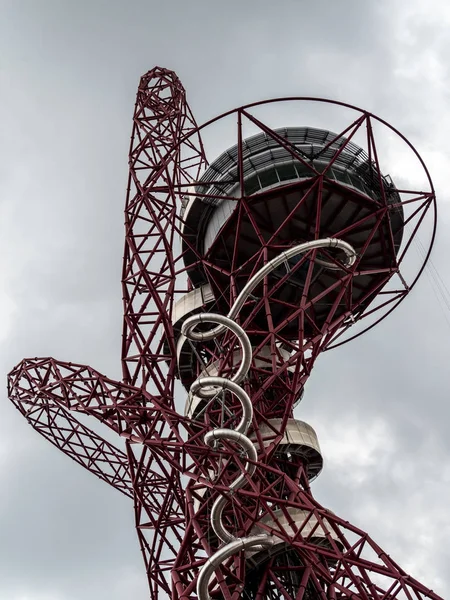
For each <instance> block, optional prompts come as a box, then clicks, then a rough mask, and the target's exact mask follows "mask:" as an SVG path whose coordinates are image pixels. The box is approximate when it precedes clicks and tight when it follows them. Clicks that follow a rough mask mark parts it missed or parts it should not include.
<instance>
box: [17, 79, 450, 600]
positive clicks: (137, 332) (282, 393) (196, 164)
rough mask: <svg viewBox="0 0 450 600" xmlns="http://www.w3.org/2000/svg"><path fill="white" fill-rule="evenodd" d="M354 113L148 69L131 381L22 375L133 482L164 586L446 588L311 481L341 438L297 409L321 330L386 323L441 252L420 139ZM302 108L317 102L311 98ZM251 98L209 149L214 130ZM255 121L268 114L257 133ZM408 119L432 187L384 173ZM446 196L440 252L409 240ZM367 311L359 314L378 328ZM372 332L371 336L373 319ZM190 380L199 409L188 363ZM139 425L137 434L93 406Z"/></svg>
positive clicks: (191, 591) (123, 484) (57, 434)
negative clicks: (340, 511) (216, 109)
mask: <svg viewBox="0 0 450 600" xmlns="http://www.w3.org/2000/svg"><path fill="white" fill-rule="evenodd" d="M289 101H290V102H292V101H297V102H298V106H299V108H300V109H301V108H302V106H303V104H302V103H305V102H306V101H308V102H309V101H315V102H320V103H322V104H326V103H329V104H334V106H340V107H342V108H343V109H346V110H347V111H350V110H351V111H353V112H354V113H356V118H355V119H353V120H350V122H349V123H348V125H346V126H345V127H344V128H343V129H342V131H341V132H340V133H338V134H335V133H332V132H330V131H328V130H325V129H323V130H322V129H314V128H311V127H285V128H281V129H273V127H271V126H270V125H268V124H267V123H266V122H265V121H263V120H262V119H261V117H260V116H256V114H255V113H257V114H258V115H260V112H258V110H257V109H260V108H264V106H265V105H268V104H272V105H276V104H273V103H278V104H277V105H278V107H279V108H280V113H281V114H283V113H282V109H283V104H282V100H273V101H269V102H261V103H255V104H253V105H248V106H245V107H241V108H239V109H236V110H234V111H230V112H229V113H226V114H225V115H221V116H219V117H217V118H215V119H213V120H212V121H211V122H210V123H207V124H205V125H204V126H202V127H200V128H199V127H197V125H196V123H195V120H194V118H193V116H192V113H191V111H190V109H189V107H188V105H187V103H186V98H185V91H184V89H183V87H182V85H181V83H180V81H179V80H178V78H177V76H176V75H175V73H173V72H172V71H168V70H166V69H161V68H159V67H155V68H154V69H153V70H151V71H149V72H148V73H147V74H146V75H144V76H143V77H142V79H141V81H140V84H139V89H138V94H137V100H136V106H135V112H134V117H133V131H132V136H131V146H130V155H129V167H130V171H129V181H128V190H127V199H126V207H125V253H124V263H123V276H122V289H123V301H124V321H123V343H122V366H123V381H122V382H115V381H112V380H110V379H109V378H107V377H106V376H104V375H102V374H100V373H98V372H97V371H95V370H94V369H92V368H91V367H88V366H83V365H75V364H72V363H67V362H62V361H57V360H54V359H52V358H42V359H38V358H36V359H25V360H23V361H22V362H21V363H20V364H19V365H18V366H17V367H15V368H14V369H13V371H12V372H11V373H10V375H9V378H8V391H9V396H10V398H11V400H12V401H13V403H14V404H15V406H16V407H17V408H18V409H19V411H20V412H21V413H22V414H23V415H24V416H25V417H26V418H27V419H28V421H29V422H30V423H31V425H32V426H33V427H34V428H35V429H36V430H37V431H38V432H39V433H41V434H42V435H43V436H44V437H46V438H47V439H48V440H49V441H50V442H51V443H53V444H54V445H55V446H56V447H58V448H59V449H60V450H62V451H63V452H65V453H66V454H67V455H68V456H70V457H71V458H72V459H74V460H75V461H76V462H78V463H79V464H81V465H82V466H84V467H85V468H86V469H88V470H90V471H91V472H92V473H94V474H95V475H97V477H99V478H101V479H102V480H103V481H106V482H107V483H109V484H110V485H112V486H113V487H115V488H116V489H118V490H119V491H121V492H122V493H123V494H125V495H127V496H129V497H130V498H133V500H134V508H135V515H136V528H137V533H138V538H139V543H140V547H141V550H142V553H143V557H144V562H145V566H146V571H147V576H148V580H149V587H150V597H151V598H152V599H155V600H156V599H157V598H168V597H172V598H173V599H174V600H175V599H177V600H178V599H184V600H188V599H189V600H193V599H194V598H199V600H207V599H208V598H214V599H217V600H219V599H222V598H225V599H227V600H230V599H237V598H240V597H242V598H246V599H255V600H264V599H277V598H284V599H286V600H302V599H303V600H315V599H320V600H326V599H329V600H344V599H347V598H348V599H352V600H356V599H358V600H359V599H361V600H394V599H396V600H424V599H425V598H430V599H433V600H439V598H438V596H437V595H436V594H434V593H433V592H432V591H430V590H428V589H427V588H426V587H424V586H423V585H421V584H420V583H419V582H417V581H416V580H415V579H413V578H412V577H410V576H408V575H406V573H404V572H403V571H402V570H401V568H400V567H399V566H398V565H397V564H396V563H395V562H394V561H393V560H392V559H391V558H390V557H389V555H387V554H386V553H385V552H384V551H383V550H382V549H381V548H379V547H378V546H377V545H376V544H375V542H373V541H372V540H371V538H370V537H369V536H368V535H367V534H366V533H364V532H363V531H361V530H359V529H358V528H356V527H353V526H352V525H350V524H349V523H348V522H347V521H346V520H343V519H342V518H340V517H339V516H337V515H335V514H334V513H333V512H331V511H330V510H328V509H326V508H324V507H322V506H321V505H320V504H318V502H317V501H316V500H315V499H314V497H313V496H312V493H311V489H310V484H311V481H312V480H313V479H314V478H315V477H317V476H318V475H319V473H320V472H321V470H322V466H323V458H322V453H321V450H320V445H319V442H318V439H317V436H316V434H315V432H314V430H313V429H312V427H311V426H310V425H308V424H307V423H305V422H303V421H300V420H298V419H296V418H295V417H294V407H295V406H296V405H297V404H298V403H299V402H300V400H301V399H302V396H303V388H304V385H305V382H306V381H307V379H308V377H309V375H310V373H311V369H312V367H313V365H314V363H315V360H316V359H317V358H318V356H319V355H320V353H321V352H322V351H325V350H328V349H330V348H331V347H334V346H336V345H339V344H341V343H343V340H344V339H345V336H346V335H347V339H352V338H349V336H348V333H347V332H348V330H349V329H350V327H352V326H353V325H354V324H355V323H358V322H360V321H361V322H363V323H364V321H363V320H364V319H367V321H365V322H368V325H367V327H366V328H365V330H367V329H370V328H371V327H372V326H373V325H375V324H376V323H377V322H378V321H379V320H381V319H382V318H384V316H386V315H387V314H389V312H391V311H392V310H393V309H394V308H395V307H396V306H397V305H398V304H399V303H400V302H401V301H403V299H404V298H405V296H406V295H407V294H408V292H409V291H410V290H411V288H412V287H413V286H414V284H415V282H416V281H417V278H418V277H419V275H420V274H421V272H422V270H423V267H424V264H425V262H426V260H427V258H428V256H429V252H430V250H431V245H432V242H433V239H434V231H435V229H434V228H435V196H434V190H433V186H432V184H431V181H430V179H429V175H428V172H427V170H426V167H425V166H424V164H423V162H422V161H421V159H420V157H419V155H418V154H417V152H416V151H415V150H414V148H413V147H412V146H411V144H409V142H408V141H407V140H405V138H403V136H401V135H400V134H399V133H398V132H397V131H396V130H395V129H393V128H392V127H391V126H389V125H387V124H386V123H384V122H383V121H382V120H380V119H378V118H377V117H375V116H374V115H371V114H369V113H367V112H365V111H362V110H360V109H357V108H355V107H351V106H350V105H345V104H341V103H333V102H331V101H327V100H322V99H308V98H291V99H289ZM298 114H301V110H299V111H298ZM225 117H228V118H234V122H235V124H236V126H237V127H236V131H235V133H236V143H235V145H234V146H232V147H231V148H229V149H228V150H227V151H225V152H224V153H223V154H222V155H221V156H219V157H218V158H217V159H216V160H215V161H214V162H213V163H211V165H210V166H208V165H207V162H206V159H205V155H204V150H203V145H202V141H201V135H200V134H201V132H202V130H203V128H204V127H206V126H209V125H212V124H214V123H217V122H219V121H220V120H221V119H222V118H225ZM246 125H251V127H252V129H253V131H257V133H256V134H255V135H252V136H251V137H246V136H245V135H244V130H245V126H246ZM379 126H386V127H388V128H389V130H390V132H391V134H392V135H395V136H398V137H399V139H401V140H402V142H403V143H404V144H405V145H406V147H407V148H408V149H409V150H410V151H411V152H412V153H413V155H414V156H415V157H416V159H417V161H418V164H419V166H420V167H421V168H422V169H423V173H424V180H425V181H427V182H428V183H427V185H426V187H425V188H424V189H420V190H413V189H411V190H410V189H398V188H397V187H396V186H395V184H394V182H393V181H392V180H391V179H390V177H389V176H387V175H385V174H384V172H383V169H382V165H381V163H380V158H379V155H380V151H379V148H378V147H377V144H376V139H375V138H376V135H375V132H376V130H377V128H378V127H379ZM429 215H432V217H433V219H434V220H433V219H432V228H431V243H430V248H429V249H428V251H427V252H426V254H425V260H424V263H423V264H422V265H421V266H420V267H419V268H418V269H417V270H416V272H415V273H414V274H413V275H411V274H410V272H409V271H408V273H406V270H405V269H404V268H403V265H404V259H405V255H406V253H407V251H408V250H409V248H410V246H411V243H412V242H413V240H414V238H415V237H416V235H417V232H418V230H419V228H423V224H424V222H425V221H426V218H427V217H428V216H429ZM360 333H361V331H359V332H357V333H356V334H355V335H360ZM353 337H355V336H353ZM177 378H178V379H179V382H180V384H181V386H183V387H184V389H185V390H186V396H187V400H186V406H185V410H184V414H181V409H180V405H179V400H180V398H175V394H174V391H175V387H174V386H175V380H176V379H177ZM77 413H79V414H81V415H85V416H90V417H94V418H95V419H97V420H98V421H100V422H101V423H103V424H104V425H105V426H107V427H109V428H110V429H112V430H113V431H114V432H116V433H117V434H118V435H119V436H120V437H121V438H123V440H125V451H124V450H121V449H120V448H116V447H115V446H114V445H113V444H111V443H110V442H107V441H106V440H104V439H103V438H102V437H101V436H99V435H98V434H97V433H96V432H94V431H91V430H90V429H88V428H87V427H86V425H85V424H84V420H82V421H83V422H81V421H80V420H78V419H77V418H76V415H77Z"/></svg>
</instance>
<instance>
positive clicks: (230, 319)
mask: <svg viewBox="0 0 450 600" xmlns="http://www.w3.org/2000/svg"><path fill="white" fill-rule="evenodd" d="M319 248H338V249H340V250H343V251H344V253H345V255H346V262H345V267H350V266H352V265H353V264H354V262H355V260H356V253H355V250H354V249H353V248H352V246H351V245H350V244H348V243H347V242H344V241H343V240H339V239H336V238H325V239H321V240H314V241H312V242H305V243H303V244H299V245H297V246H294V247H292V248H289V249H288V250H286V251H284V252H281V253H280V254H279V255H278V256H276V257H275V258H274V259H272V260H270V261H269V262H268V263H267V264H266V265H264V266H263V267H262V268H261V269H260V270H259V271H258V272H257V273H256V274H255V275H254V276H253V277H252V278H251V279H249V281H248V282H247V283H246V285H245V286H244V288H243V289H242V291H241V293H240V294H239V295H238V297H237V298H236V300H235V302H234V304H233V306H232V307H231V309H230V311H229V313H228V315H227V316H224V315H220V314H215V313H202V314H199V315H194V316H192V317H189V318H188V319H186V321H185V322H184V323H183V326H182V329H181V333H182V335H184V336H185V337H186V338H187V339H189V340H192V341H199V342H202V341H203V342H204V341H210V340H213V339H214V338H216V337H217V336H219V335H221V334H222V333H224V332H225V331H226V330H227V329H228V330H230V331H232V332H233V333H234V334H235V335H236V337H237V338H238V341H239V344H240V346H241V363H240V365H239V367H238V369H237V371H236V373H235V374H234V375H233V376H232V377H231V378H230V379H227V378H224V377H210V376H201V377H199V378H198V379H196V381H194V383H193V384H192V386H191V389H190V392H189V394H190V395H191V396H192V395H195V396H197V397H200V398H204V399H205V400H211V399H212V398H214V397H215V396H217V394H218V392H220V391H222V390H227V391H229V392H231V393H232V394H233V395H234V396H236V397H237V398H238V400H239V402H240V403H241V406H242V418H241V420H240V422H239V423H238V425H237V426H236V427H235V428H234V429H227V428H216V429H213V430H212V431H209V432H208V433H207V434H206V435H205V437H204V441H205V443H206V444H207V445H208V446H212V445H214V443H215V441H216V440H218V441H220V440H227V441H231V442H233V443H235V444H237V445H238V446H240V447H241V448H242V450H243V451H244V453H245V457H246V464H245V472H244V473H241V475H239V476H238V477H237V479H235V480H234V481H233V483H232V484H231V485H230V492H234V491H236V490H238V489H239V488H241V487H242V486H243V485H244V484H245V480H246V478H247V477H248V476H251V475H253V473H254V472H255V468H256V466H255V463H256V460H257V457H258V456H257V451H256V448H255V445H254V444H253V442H252V441H251V440H250V439H249V438H248V437H247V435H246V434H247V431H248V428H249V427H250V424H251V422H252V418H253V406H252V403H251V400H250V398H249V396H248V394H247V393H246V392H245V390H244V389H243V388H242V387H241V386H240V383H241V382H242V381H243V380H244V378H245V376H246V375H247V373H248V370H249V368H250V365H251V362H252V346H251V343H250V340H249V338H248V335H247V334H246V332H245V331H244V330H243V329H242V327H241V326H240V325H238V324H237V323H236V322H235V321H234V319H235V318H236V317H237V316H238V314H239V312H240V310H241V308H242V307H243V306H244V304H245V302H246V301H247V299H248V297H249V296H250V294H251V293H252V291H253V290H254V289H255V287H256V286H257V285H258V284H259V283H261V281H262V280H263V279H264V277H267V275H269V274H270V273H271V272H272V271H274V270H275V269H277V268H278V267H279V266H280V265H282V264H283V263H286V262H287V261H289V260H290V259H292V258H294V257H295V256H298V255H300V254H304V253H305V252H309V251H310V250H315V249H319ZM315 262H317V263H319V264H320V265H322V266H324V267H326V268H328V269H334V270H335V269H340V268H341V266H340V265H339V264H338V263H334V262H329V261H325V260H322V259H317V258H316V259H315ZM201 323H214V324H215V325H216V327H214V328H213V329H209V330H208V331H206V332H199V331H195V329H196V327H197V326H198V325H199V324H201ZM226 504H227V498H226V496H219V497H218V498H217V500H216V501H215V502H214V504H213V506H212V509H211V526H212V528H213V530H214V532H215V534H216V535H217V537H218V538H219V539H220V540H221V541H222V542H224V544H225V545H224V546H222V547H221V548H219V550H217V552H215V554H213V555H212V556H211V557H210V558H209V559H208V560H207V561H206V562H205V564H204V565H203V566H202V568H201V570H200V573H199V576H198V580H197V596H198V599H199V600H208V599H209V594H208V586H209V581H210V579H211V577H212V575H213V573H214V571H215V570H216V569H217V568H218V567H219V566H220V565H221V564H222V563H223V561H224V560H226V559H227V558H229V557H230V556H232V555H233V554H235V553H237V552H239V551H241V550H246V549H249V548H254V549H257V550H258V549H262V548H266V547H269V546H271V545H272V544H273V543H274V537H273V536H270V535H265V534H262V535H254V536H248V537H246V538H235V537H234V536H233V535H232V534H231V533H230V532H229V531H227V530H226V529H225V527H224V525H223V521H222V514H223V511H224V508H225V506H226Z"/></svg>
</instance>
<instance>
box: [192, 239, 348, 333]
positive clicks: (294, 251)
mask: <svg viewBox="0 0 450 600" xmlns="http://www.w3.org/2000/svg"><path fill="white" fill-rule="evenodd" d="M318 248H339V250H343V251H344V252H345V254H346V257H347V260H346V262H345V266H346V267H351V266H352V265H353V263H354V262H355V260H356V252H355V250H354V248H353V247H352V246H351V245H350V244H348V243H347V242H344V241H343V240H339V239H337V238H323V239H321V240H313V241H311V242H304V243H303V244H299V245H298V246H293V247H292V248H288V250H285V251H284V252H281V253H280V254H279V255H278V256H276V257H275V258H273V259H272V260H270V261H269V262H268V263H266V264H265V265H264V266H263V267H262V268H261V269H260V270H259V271H258V272H257V273H255V275H253V277H252V278H251V279H249V280H248V282H247V283H246V284H245V286H244V288H243V289H242V291H241V293H240V294H239V296H238V297H237V298H236V300H235V302H234V304H233V306H232V307H231V309H230V312H229V313H228V315H227V316H228V318H229V319H233V318H235V317H237V315H238V314H239V312H240V310H241V308H242V307H243V306H244V304H245V302H246V300H247V298H248V297H249V295H250V294H251V293H252V291H253V290H254V289H255V287H256V286H257V285H258V284H259V283H261V281H262V280H263V279H264V277H267V275H269V273H271V272H272V271H274V270H275V269H277V268H278V267H279V266H280V265H282V264H283V263H284V262H286V261H288V260H290V259H291V258H294V256H298V255H299V254H304V253H305V252H309V251H310V250H316V249H318ZM315 262H317V263H319V264H321V265H322V266H324V267H326V268H327V269H333V270H337V269H339V268H340V267H339V265H337V264H335V263H332V262H328V261H325V260H322V259H317V258H316V261H315ZM208 314H209V313H208ZM215 316H216V315H214V317H215ZM218 316H220V315H218ZM191 318H193V317H191ZM222 318H223V317H222ZM187 321H188V319H187V320H186V321H185V322H187ZM213 322H215V323H220V321H213ZM225 329H226V327H225V326H224V325H222V324H220V325H219V326H218V327H214V329H210V330H209V331H208V332H207V335H208V336H211V337H208V338H202V339H213V338H215V337H216V336H218V335H220V334H221V333H223V332H224V331H225ZM183 333H184V332H183ZM185 335H186V334H185ZM196 335H204V334H196ZM186 337H188V336H186ZM191 339H193V338H191Z"/></svg>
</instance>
